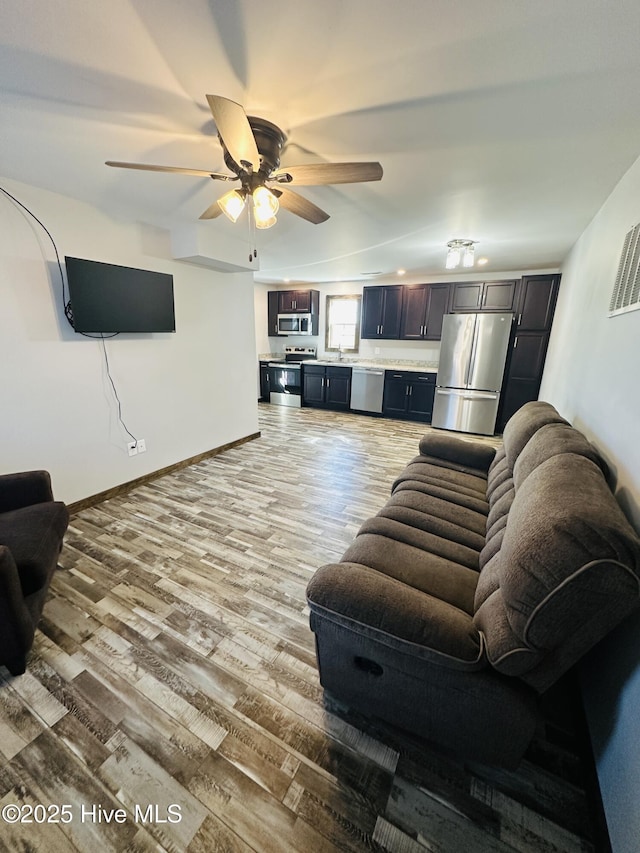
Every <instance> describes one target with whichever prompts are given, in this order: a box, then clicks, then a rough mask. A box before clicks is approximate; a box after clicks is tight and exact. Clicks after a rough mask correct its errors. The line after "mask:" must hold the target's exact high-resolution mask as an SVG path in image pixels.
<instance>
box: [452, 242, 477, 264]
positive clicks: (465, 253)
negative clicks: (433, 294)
mask: <svg viewBox="0 0 640 853" xmlns="http://www.w3.org/2000/svg"><path fill="white" fill-rule="evenodd" d="M477 242H478V241H477V240H461V239H458V240H449V242H448V243H447V260H446V263H445V267H446V269H448V270H454V269H455V268H456V267H458V266H460V261H462V266H463V267H472V266H473V259H474V253H475V245H476V243H477Z"/></svg>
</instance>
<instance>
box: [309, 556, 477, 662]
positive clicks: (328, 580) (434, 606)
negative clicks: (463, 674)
mask: <svg viewBox="0 0 640 853" xmlns="http://www.w3.org/2000/svg"><path fill="white" fill-rule="evenodd" d="M307 601H308V603H309V607H310V609H311V613H312V622H313V617H314V616H315V617H317V618H326V619H329V620H331V621H333V622H336V623H337V624H339V625H342V626H343V627H347V628H349V629H351V630H353V631H356V632H357V633H359V634H361V635H363V636H367V637H369V638H370V639H374V640H376V641H378V642H380V643H382V644H384V645H387V646H390V647H391V648H394V649H396V650H399V651H402V652H404V653H406V654H411V655H413V656H415V657H421V658H423V659H425V660H430V661H432V662H434V663H437V664H439V665H441V666H450V667H453V668H457V669H478V668H482V667H484V665H485V661H484V645H483V641H482V638H481V636H480V634H479V632H478V631H477V629H476V628H475V626H474V624H473V619H472V617H471V616H469V614H468V613H465V612H464V611H463V610H459V609H458V608H457V607H454V606H452V605H451V604H447V603H446V602H444V601H440V600H439V599H437V598H434V597H433V596H431V595H428V594H427V593H424V592H421V591H420V590H416V589H413V588H412V587H410V586H408V585H407V584H405V583H402V581H399V580H397V579H396V578H392V577H389V576H388V575H384V574H382V573H381V572H378V571H376V570H375V569H371V568H369V567H368V566H363V565H361V564H360V563H349V562H343V563H334V564H331V565H327V566H323V567H322V568H321V569H318V571H317V572H316V573H315V575H314V576H313V578H312V579H311V581H310V582H309V585H308V587H307Z"/></svg>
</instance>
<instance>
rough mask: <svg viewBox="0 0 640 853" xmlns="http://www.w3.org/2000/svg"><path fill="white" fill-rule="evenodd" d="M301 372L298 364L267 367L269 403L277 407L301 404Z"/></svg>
mask: <svg viewBox="0 0 640 853" xmlns="http://www.w3.org/2000/svg"><path fill="white" fill-rule="evenodd" d="M301 377H302V370H301V369H300V365H299V364H295V365H292V364H273V363H272V364H270V365H269V384H270V387H271V391H270V393H269V402H271V403H275V404H276V405H278V406H295V407H296V408H299V407H300V405H301V403H302V387H301Z"/></svg>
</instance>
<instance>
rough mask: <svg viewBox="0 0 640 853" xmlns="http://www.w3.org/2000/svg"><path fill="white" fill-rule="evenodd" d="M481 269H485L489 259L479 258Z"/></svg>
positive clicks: (478, 262)
mask: <svg viewBox="0 0 640 853" xmlns="http://www.w3.org/2000/svg"><path fill="white" fill-rule="evenodd" d="M476 263H477V264H478V266H479V267H483V266H484V265H485V264H488V263H489V258H478V260H477V261H476Z"/></svg>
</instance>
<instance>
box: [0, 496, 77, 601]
mask: <svg viewBox="0 0 640 853" xmlns="http://www.w3.org/2000/svg"><path fill="white" fill-rule="evenodd" d="M68 521H69V514H68V511H67V508H66V506H65V505H64V504H63V503H61V502H58V501H50V502H47V503H38V504H33V505H32V506H26V507H21V508H20V509H16V510H13V511H11V512H4V513H2V514H0V543H2V544H3V545H6V546H7V548H8V549H9V550H10V551H11V555H12V557H13V559H14V561H15V564H16V567H17V569H18V575H19V577H20V584H21V586H22V593H23V595H24V596H25V597H26V596H29V595H31V594H32V593H34V592H37V591H38V590H40V589H41V588H42V587H44V586H46V585H47V583H48V580H49V576H50V574H51V571H52V569H53V568H54V567H55V565H56V563H57V560H58V554H59V553H60V543H61V542H62V537H63V536H64V533H65V531H66V529H67V524H68Z"/></svg>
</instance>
